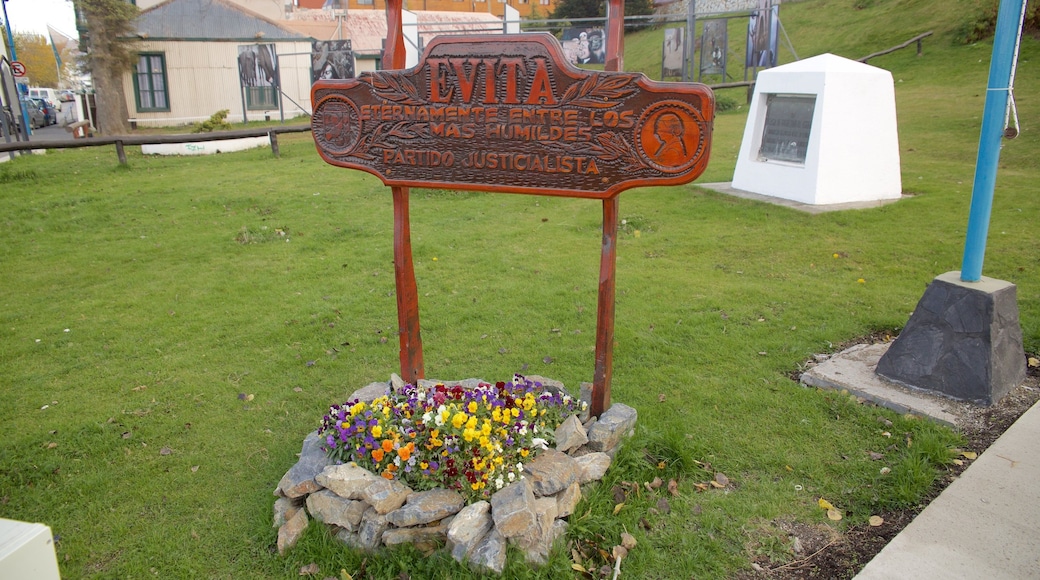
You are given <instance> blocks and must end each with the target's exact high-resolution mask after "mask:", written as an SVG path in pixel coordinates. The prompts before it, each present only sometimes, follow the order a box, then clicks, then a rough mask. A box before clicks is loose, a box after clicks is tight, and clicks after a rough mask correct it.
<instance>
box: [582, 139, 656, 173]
mask: <svg viewBox="0 0 1040 580" xmlns="http://www.w3.org/2000/svg"><path fill="white" fill-rule="evenodd" d="M596 141H597V143H596V144H593V145H591V146H589V151H590V152H591V153H592V154H593V155H595V156H596V157H598V158H599V159H602V160H603V161H615V160H618V159H620V160H621V161H622V162H623V163H624V164H625V167H624V170H625V171H629V172H631V171H638V170H640V169H645V168H646V164H645V163H643V161H642V160H641V159H640V158H638V157H636V156H635V155H634V154H633V153H632V146H631V145H629V143H628V141H627V140H626V139H625V138H624V137H623V136H621V135H618V134H617V133H614V132H612V131H607V132H606V133H600V134H599V135H596Z"/></svg>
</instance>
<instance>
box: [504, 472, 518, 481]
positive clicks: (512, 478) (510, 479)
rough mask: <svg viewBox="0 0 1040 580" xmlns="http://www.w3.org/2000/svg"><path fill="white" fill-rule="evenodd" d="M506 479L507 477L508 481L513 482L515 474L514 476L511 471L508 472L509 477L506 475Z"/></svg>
mask: <svg viewBox="0 0 1040 580" xmlns="http://www.w3.org/2000/svg"><path fill="white" fill-rule="evenodd" d="M506 477H508V478H509V481H513V480H515V479H516V474H515V473H513V472H512V471H510V472H509V475H507V476H506Z"/></svg>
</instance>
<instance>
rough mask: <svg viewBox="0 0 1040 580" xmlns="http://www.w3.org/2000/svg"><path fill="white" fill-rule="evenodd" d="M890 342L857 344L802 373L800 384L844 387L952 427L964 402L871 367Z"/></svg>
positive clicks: (894, 407) (868, 398) (857, 394)
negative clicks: (907, 384) (906, 383)
mask: <svg viewBox="0 0 1040 580" xmlns="http://www.w3.org/2000/svg"><path fill="white" fill-rule="evenodd" d="M889 346H891V343H882V344H857V345H855V346H852V347H850V348H848V349H846V350H844V351H842V352H839V353H837V354H835V355H833V356H831V357H830V358H829V359H827V360H826V361H824V362H821V363H819V364H817V365H816V366H815V367H813V368H811V369H809V370H808V371H806V372H804V373H802V378H801V381H802V383H804V384H806V385H809V386H813V387H819V388H823V389H834V390H839V391H840V390H843V389H844V390H847V391H848V392H849V393H852V394H853V395H856V396H857V397H862V398H864V399H866V400H868V401H871V402H873V403H875V404H877V405H880V406H882V407H885V408H887V409H892V410H893V411H896V412H897V413H904V414H905V413H913V414H914V415H922V416H924V417H928V418H930V419H932V420H935V421H938V422H940V423H944V424H946V425H950V426H956V425H957V422H958V420H959V419H960V417H961V414H962V409H963V407H964V403H960V402H958V401H953V400H950V399H947V398H945V397H942V396H940V395H934V394H931V393H927V392H925V391H920V390H916V389H911V388H908V387H904V386H902V385H897V384H895V383H892V382H890V381H887V380H885V379H884V378H882V377H880V376H878V375H877V374H876V373H875V372H874V369H876V368H877V363H878V360H879V359H880V358H881V357H882V355H884V354H885V352H887V351H888V347H889Z"/></svg>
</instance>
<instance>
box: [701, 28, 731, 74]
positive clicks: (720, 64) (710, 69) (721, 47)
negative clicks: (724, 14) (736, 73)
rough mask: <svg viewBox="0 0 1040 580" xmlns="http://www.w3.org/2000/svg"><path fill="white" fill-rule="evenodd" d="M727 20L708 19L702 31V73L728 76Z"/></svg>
mask: <svg viewBox="0 0 1040 580" xmlns="http://www.w3.org/2000/svg"><path fill="white" fill-rule="evenodd" d="M727 22H728V21H727V20H726V19H725V18H723V19H719V20H707V21H705V22H704V31H703V32H702V33H701V60H700V73H701V74H702V75H722V76H723V77H725V76H726V46H727V45H726V43H727V41H728V35H727V33H726V25H727Z"/></svg>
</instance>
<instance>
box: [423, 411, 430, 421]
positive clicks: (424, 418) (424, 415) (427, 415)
mask: <svg viewBox="0 0 1040 580" xmlns="http://www.w3.org/2000/svg"><path fill="white" fill-rule="evenodd" d="M432 420H433V411H426V412H425V413H423V416H422V422H423V423H429V422H430V421H432Z"/></svg>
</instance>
